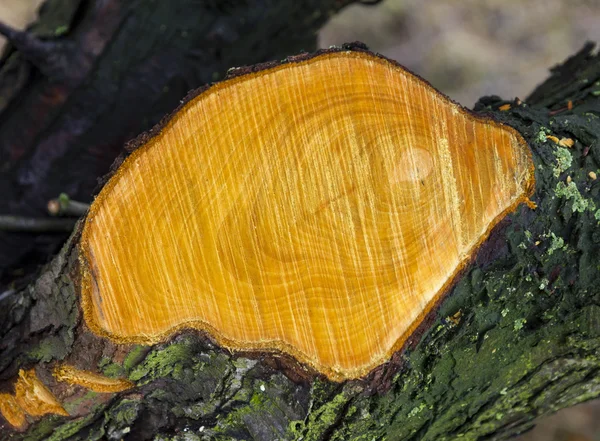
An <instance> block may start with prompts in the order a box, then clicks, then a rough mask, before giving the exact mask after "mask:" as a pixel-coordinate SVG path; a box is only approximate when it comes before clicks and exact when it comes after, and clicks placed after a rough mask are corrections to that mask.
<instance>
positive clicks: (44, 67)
mask: <svg viewBox="0 0 600 441" xmlns="http://www.w3.org/2000/svg"><path fill="white" fill-rule="evenodd" d="M0 35H3V36H4V37H6V39H7V40H8V41H9V42H10V43H11V44H12V45H13V46H14V47H15V48H16V49H17V50H18V51H19V52H20V53H21V55H23V57H25V58H26V59H27V60H28V61H29V62H30V63H31V64H33V65H34V66H35V67H37V68H38V69H39V70H40V72H42V74H44V75H45V76H46V77H48V78H51V79H54V80H61V81H62V80H65V79H67V78H68V77H69V72H68V68H67V66H68V63H66V59H65V55H66V54H65V51H64V47H65V45H64V44H62V45H61V44H60V43H57V42H56V41H52V40H42V39H40V38H38V37H36V36H35V35H33V34H32V33H30V32H27V31H19V30H17V29H14V28H12V27H10V26H8V25H7V24H6V23H4V22H2V21H0Z"/></svg>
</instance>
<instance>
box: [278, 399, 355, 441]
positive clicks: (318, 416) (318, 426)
mask: <svg viewBox="0 0 600 441" xmlns="http://www.w3.org/2000/svg"><path fill="white" fill-rule="evenodd" d="M349 400H350V397H348V396H347V395H346V394H344V393H343V392H342V393H339V394H337V395H335V396H334V397H333V398H332V399H331V401H329V402H327V403H325V404H323V405H322V406H320V407H319V408H317V409H315V410H312V411H311V412H309V414H308V417H307V419H305V420H304V421H292V423H291V424H290V426H289V430H288V433H289V434H290V435H291V437H292V439H294V440H303V441H313V440H314V441H316V440H320V439H322V436H323V434H324V433H325V432H326V431H327V429H328V428H329V427H331V426H332V425H333V424H335V422H336V420H337V419H339V418H340V414H341V412H342V409H343V408H344V407H345V406H346V404H347V403H348V401H349Z"/></svg>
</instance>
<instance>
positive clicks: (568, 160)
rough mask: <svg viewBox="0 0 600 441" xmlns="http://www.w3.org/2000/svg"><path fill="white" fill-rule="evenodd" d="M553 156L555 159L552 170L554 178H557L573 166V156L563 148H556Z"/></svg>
mask: <svg viewBox="0 0 600 441" xmlns="http://www.w3.org/2000/svg"><path fill="white" fill-rule="evenodd" d="M554 156H555V157H556V167H554V168H553V169H552V172H553V174H554V177H555V178H558V177H559V176H560V175H561V173H563V172H564V171H566V170H568V169H569V168H570V167H571V165H572V164H573V156H572V155H571V152H570V151H569V149H566V148H563V147H556V148H555V149H554Z"/></svg>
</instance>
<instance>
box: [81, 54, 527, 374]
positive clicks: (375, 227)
mask: <svg viewBox="0 0 600 441" xmlns="http://www.w3.org/2000/svg"><path fill="white" fill-rule="evenodd" d="M532 187H533V171H532V162H531V158H530V153H529V150H528V147H527V145H526V143H525V141H524V140H523V139H522V138H521V137H520V136H519V135H518V134H517V133H516V132H515V131H514V130H512V129H510V128H508V127H505V126H502V125H500V124H497V123H495V122H493V121H491V120H487V119H481V118H477V117H475V116H473V115H471V114H469V113H467V112H466V111H464V110H463V109H462V108H461V107H459V106H458V105H456V104H454V103H452V102H450V101H449V100H448V99H446V98H445V97H443V96H442V95H440V94H439V93H438V92H436V91H435V90H434V89H433V88H432V87H431V86H429V85H428V84H426V83H425V82H423V81H421V80H420V79H418V78H416V77H414V76H413V75H411V74H410V73H408V72H406V71H405V70H404V69H402V68H401V67H399V66H397V65H395V64H394V63H392V62H390V61H388V60H385V59H383V58H379V57H376V56H374V55H371V54H368V53H365V52H354V51H344V52H329V53H326V54H322V55H319V56H316V57H313V58H310V59H305V60H302V61H298V62H294V63H288V64H284V65H281V66H278V67H274V68H271V69H266V70H262V71H260V72H256V73H252V74H247V75H243V76H240V77H237V78H234V79H231V80H228V81H225V82H223V83H220V84H218V85H216V86H213V87H212V88H210V89H209V90H208V91H206V92H204V93H202V94H200V95H199V96H197V97H196V98H194V99H193V100H191V101H190V102H189V103H187V105H185V106H184V107H183V108H182V109H181V110H180V111H179V112H178V113H177V114H176V115H175V116H174V117H173V118H172V119H171V121H170V122H169V123H168V124H167V125H166V126H165V127H164V128H163V130H162V132H161V133H160V134H159V135H158V136H156V137H154V138H153V139H151V140H150V141H149V142H147V143H146V144H145V145H144V146H142V147H141V148H139V149H138V150H136V151H135V152H134V153H133V154H132V155H131V156H130V157H129V158H128V159H127V160H126V161H125V163H124V164H123V165H122V166H121V168H120V169H119V170H118V171H117V173H116V174H115V175H114V176H113V177H112V178H111V180H110V181H109V182H108V184H107V185H106V186H105V188H104V189H103V190H102V192H101V193H100V195H99V197H98V198H97V199H96V201H95V202H94V204H93V205H92V207H91V211H90V214H89V215H88V218H87V220H86V223H85V226H84V230H83V237H82V241H81V256H82V258H81V263H82V274H83V278H82V280H83V306H84V312H85V318H86V322H87V324H88V326H89V327H90V328H91V329H92V330H93V331H94V332H96V333H98V334H101V335H105V336H107V337H110V338H112V339H114V340H116V341H118V342H137V343H148V344H149V343H155V342H159V341H162V340H164V339H166V338H168V336H169V335H171V334H172V333H173V332H174V331H176V330H178V329H181V328H184V327H193V328H197V329H202V330H206V331H208V332H209V333H210V334H211V335H212V336H213V338H215V339H216V340H217V341H218V342H219V343H220V344H221V345H223V346H226V347H228V348H231V349H234V350H276V351H284V352H287V353H290V354H292V355H293V356H295V357H297V358H298V359H300V360H301V361H302V362H305V363H308V364H310V365H311V366H313V367H314V368H315V369H317V370H319V371H321V372H323V373H324V374H326V375H327V376H328V377H329V378H331V379H334V380H342V379H346V378H355V377H358V376H361V375H364V374H366V373H367V372H368V371H369V370H371V369H372V368H374V367H375V366H377V365H379V364H381V363H382V362H384V361H385V360H387V359H388V358H389V356H390V355H391V353H392V352H393V351H395V350H397V349H398V348H399V347H400V346H401V345H402V343H403V342H404V341H405V340H406V338H407V336H408V335H409V334H410V333H411V332H412V331H413V330H414V328H415V327H416V326H417V325H418V323H419V321H420V320H421V319H422V318H423V316H424V315H425V314H426V313H427V311H428V310H429V309H430V308H431V307H432V305H433V304H434V303H435V300H436V298H437V297H438V296H439V295H440V294H441V293H442V292H443V291H444V290H445V289H446V288H447V287H448V286H449V284H450V282H451V281H452V279H453V278H454V277H455V275H456V274H457V273H458V271H459V270H460V269H461V268H462V267H463V266H464V264H465V263H466V262H467V261H468V259H469V257H470V256H471V255H472V253H473V252H474V250H475V249H476V247H477V246H478V245H479V244H480V243H481V242H482V241H483V240H484V239H485V237H486V236H487V234H488V233H489V231H490V229H491V228H492V227H493V225H494V224H495V223H497V221H499V219H500V218H501V217H503V216H504V215H505V214H506V213H507V212H508V211H510V210H513V209H514V208H515V207H516V206H517V205H518V204H520V203H521V202H523V201H525V200H526V198H527V195H528V194H529V193H530V192H531V190H532Z"/></svg>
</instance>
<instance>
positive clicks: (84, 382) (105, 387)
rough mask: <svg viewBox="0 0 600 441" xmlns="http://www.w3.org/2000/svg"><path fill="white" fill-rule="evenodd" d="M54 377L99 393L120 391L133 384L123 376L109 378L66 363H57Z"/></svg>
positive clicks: (129, 387)
mask: <svg viewBox="0 0 600 441" xmlns="http://www.w3.org/2000/svg"><path fill="white" fill-rule="evenodd" d="M54 378H55V379H56V380H58V381H62V382H66V383H69V384H76V385H78V386H81V387H85V388H86V389H89V390H92V391H94V392H100V393H112V392H122V391H124V390H127V389H131V388H132V387H133V386H134V385H133V383H132V382H131V381H129V380H126V379H124V378H109V377H106V376H104V375H100V374H97V373H95V372H89V371H85V370H82V369H77V368H76V367H74V366H69V365H66V364H61V365H58V366H57V367H56V368H55V369H54Z"/></svg>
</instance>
